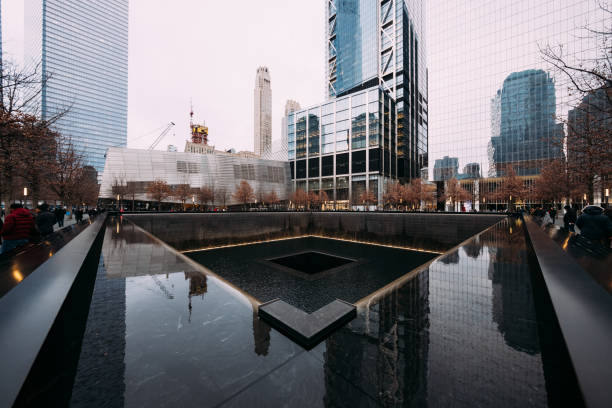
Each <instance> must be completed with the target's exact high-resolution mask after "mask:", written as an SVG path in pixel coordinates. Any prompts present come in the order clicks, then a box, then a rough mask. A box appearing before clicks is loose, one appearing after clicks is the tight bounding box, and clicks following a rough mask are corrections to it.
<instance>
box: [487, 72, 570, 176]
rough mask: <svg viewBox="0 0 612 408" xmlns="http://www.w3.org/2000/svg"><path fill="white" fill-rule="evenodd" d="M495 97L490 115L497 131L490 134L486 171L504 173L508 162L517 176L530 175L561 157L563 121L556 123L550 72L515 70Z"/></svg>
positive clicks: (501, 174)
mask: <svg viewBox="0 0 612 408" xmlns="http://www.w3.org/2000/svg"><path fill="white" fill-rule="evenodd" d="M495 99H496V100H497V99H499V103H498V104H497V105H496V106H495V107H496V110H492V111H491V116H492V122H493V123H495V124H497V123H499V134H498V135H497V134H496V135H495V136H491V148H492V160H491V161H490V162H489V174H491V175H492V176H503V175H505V173H506V167H507V166H508V165H511V166H512V167H513V168H514V170H515V172H516V173H517V174H518V175H520V176H531V175H535V174H539V173H540V171H541V169H542V167H543V166H544V165H545V164H546V163H547V162H548V161H550V160H551V159H555V158H561V157H562V156H563V152H562V147H563V124H562V123H557V122H556V103H555V85H554V83H553V80H552V78H551V77H550V75H548V74H547V73H546V72H544V71H542V70H534V69H530V70H526V71H521V72H514V73H512V74H510V75H509V76H508V78H506V79H505V81H504V86H503V88H502V89H501V90H500V91H498V92H497V95H496V97H495ZM494 103H496V102H494Z"/></svg>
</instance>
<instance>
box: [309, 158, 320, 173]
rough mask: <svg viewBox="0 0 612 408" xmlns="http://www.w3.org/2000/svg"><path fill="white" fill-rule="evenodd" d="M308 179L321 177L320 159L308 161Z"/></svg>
mask: <svg viewBox="0 0 612 408" xmlns="http://www.w3.org/2000/svg"><path fill="white" fill-rule="evenodd" d="M308 177H319V158H318V157H315V158H314V159H308Z"/></svg>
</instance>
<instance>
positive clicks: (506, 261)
mask: <svg viewBox="0 0 612 408" xmlns="http://www.w3.org/2000/svg"><path fill="white" fill-rule="evenodd" d="M514 237H516V238H514ZM488 238H489V244H492V245H490V246H488V250H489V256H490V257H491V260H492V261H491V262H490V264H489V270H488V277H489V279H491V282H492V284H493V321H494V322H495V323H496V324H497V327H498V329H499V331H500V333H502V335H503V336H504V340H505V341H506V344H508V345H509V346H510V347H512V348H514V349H516V350H519V351H524V352H526V353H529V354H536V353H539V351H540V345H539V337H538V328H537V325H536V324H535V321H536V314H535V313H536V312H535V305H534V303H533V292H532V288H531V277H530V274H529V265H528V263H527V253H526V252H525V249H524V248H523V250H520V251H517V250H516V248H517V247H520V245H517V244H520V242H515V241H521V240H522V239H523V231H514V233H513V234H508V233H507V232H505V231H499V230H498V231H496V232H494V233H492V234H488ZM491 241H493V242H491Z"/></svg>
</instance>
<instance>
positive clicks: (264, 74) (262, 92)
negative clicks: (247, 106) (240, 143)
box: [253, 67, 272, 156]
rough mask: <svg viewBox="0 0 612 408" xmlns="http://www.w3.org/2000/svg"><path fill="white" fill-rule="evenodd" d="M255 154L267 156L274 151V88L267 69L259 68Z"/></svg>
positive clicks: (255, 99)
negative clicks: (271, 85)
mask: <svg viewBox="0 0 612 408" xmlns="http://www.w3.org/2000/svg"><path fill="white" fill-rule="evenodd" d="M253 97H254V101H255V104H254V106H255V121H254V125H255V154H258V155H260V156H261V155H265V154H269V153H270V152H271V150H272V88H271V87H270V72H269V71H268V68H267V67H259V68H257V75H256V77H255V90H254V91H253Z"/></svg>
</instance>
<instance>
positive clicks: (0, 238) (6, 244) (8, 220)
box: [0, 203, 95, 254]
mask: <svg viewBox="0 0 612 408" xmlns="http://www.w3.org/2000/svg"><path fill="white" fill-rule="evenodd" d="M83 214H84V211H83V210H82V209H80V208H79V209H76V210H75V211H74V215H75V219H76V222H77V223H82V222H83ZM88 214H89V216H90V217H92V218H93V216H95V210H90V211H88ZM65 216H66V209H65V208H62V207H59V206H58V207H56V208H55V209H54V210H53V212H51V211H50V209H49V205H48V204H45V203H43V204H41V205H39V206H38V207H37V208H36V211H35V212H34V213H32V212H31V211H30V210H28V209H27V208H24V207H23V205H22V204H20V203H13V204H11V206H10V209H9V213H8V214H7V215H6V217H5V218H4V222H3V221H2V219H0V243H1V244H2V246H0V254H3V253H5V252H8V251H11V250H13V249H15V248H17V247H19V246H22V245H25V244H27V243H29V242H31V241H36V240H37V239H40V238H45V237H46V236H48V235H49V234H52V233H53V227H54V225H55V224H57V225H58V226H59V227H60V228H62V227H63V226H64V218H65Z"/></svg>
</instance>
